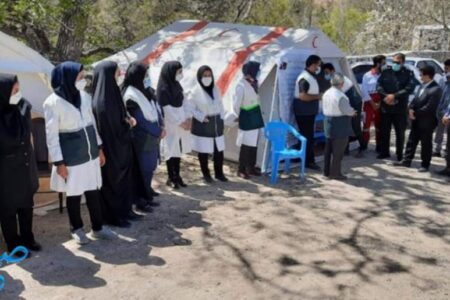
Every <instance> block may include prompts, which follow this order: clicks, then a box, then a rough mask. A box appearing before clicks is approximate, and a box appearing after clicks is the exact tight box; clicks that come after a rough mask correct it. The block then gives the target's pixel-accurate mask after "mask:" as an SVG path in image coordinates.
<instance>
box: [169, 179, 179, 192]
mask: <svg viewBox="0 0 450 300" xmlns="http://www.w3.org/2000/svg"><path fill="white" fill-rule="evenodd" d="M166 185H167V186H170V187H171V188H173V189H174V190H178V189H180V185H179V184H178V182H175V181H173V180H171V179H168V180H167V182H166Z"/></svg>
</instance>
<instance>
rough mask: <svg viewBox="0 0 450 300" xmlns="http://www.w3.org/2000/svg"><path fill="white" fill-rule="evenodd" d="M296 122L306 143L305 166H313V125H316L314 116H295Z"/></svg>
mask: <svg viewBox="0 0 450 300" xmlns="http://www.w3.org/2000/svg"><path fill="white" fill-rule="evenodd" d="M295 120H296V121H297V126H298V131H299V132H300V134H301V135H303V136H304V137H305V138H306V140H307V142H306V164H307V165H309V164H314V163H315V157H314V127H315V126H314V125H315V123H316V115H310V116H295Z"/></svg>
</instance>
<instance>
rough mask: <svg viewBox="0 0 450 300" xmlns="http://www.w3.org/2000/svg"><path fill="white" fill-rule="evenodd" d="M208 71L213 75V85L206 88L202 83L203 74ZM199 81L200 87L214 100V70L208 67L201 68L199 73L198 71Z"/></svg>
mask: <svg viewBox="0 0 450 300" xmlns="http://www.w3.org/2000/svg"><path fill="white" fill-rule="evenodd" d="M206 71H210V72H211V74H212V83H211V85H210V86H205V85H204V84H203V82H202V78H203V73H205V72H206ZM197 81H198V83H199V84H200V86H201V87H202V88H203V90H205V92H206V93H208V95H209V96H210V97H211V98H212V99H214V74H213V72H212V69H211V68H210V67H208V66H201V67H200V69H198V71H197Z"/></svg>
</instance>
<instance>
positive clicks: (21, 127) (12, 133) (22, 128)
mask: <svg viewBox="0 0 450 300" xmlns="http://www.w3.org/2000/svg"><path fill="white" fill-rule="evenodd" d="M16 82H18V80H17V76H15V75H11V74H1V73H0V134H2V135H4V134H5V135H7V136H9V137H10V138H11V137H13V138H15V139H21V138H23V137H24V136H25V135H26V134H27V131H28V130H29V128H28V126H29V124H28V123H27V120H26V119H25V118H23V115H24V112H21V109H20V105H21V103H20V104H19V105H10V104H9V99H10V98H11V93H12V89H13V87H14V85H15V84H16ZM21 102H23V101H21Z"/></svg>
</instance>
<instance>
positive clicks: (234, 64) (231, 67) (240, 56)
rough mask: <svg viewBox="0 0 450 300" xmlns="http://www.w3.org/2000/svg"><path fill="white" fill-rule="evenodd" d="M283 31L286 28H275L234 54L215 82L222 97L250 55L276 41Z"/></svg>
mask: <svg viewBox="0 0 450 300" xmlns="http://www.w3.org/2000/svg"><path fill="white" fill-rule="evenodd" d="M285 31H286V28H283V27H277V28H275V29H274V30H272V31H271V32H270V33H269V34H267V35H266V36H264V37H263V38H261V39H260V40H258V41H256V42H254V43H253V44H251V45H250V46H248V47H247V48H245V49H244V50H240V51H237V52H236V53H235V54H234V56H233V58H232V60H231V61H230V63H229V64H228V66H227V68H226V69H225V71H224V72H223V73H222V75H221V76H220V78H219V80H218V81H217V86H218V88H219V90H220V92H221V94H222V96H223V95H224V94H225V93H226V91H227V89H228V87H229V86H230V84H231V81H232V80H233V78H234V76H235V75H236V73H237V72H238V71H239V70H240V69H241V68H242V65H243V64H244V63H245V61H246V60H247V58H248V57H249V56H250V54H252V53H253V52H255V51H257V50H259V49H261V48H262V47H264V46H267V45H268V44H270V43H272V42H273V41H274V40H276V39H278V38H279V37H280V36H281V35H282V34H283V33H284V32H285Z"/></svg>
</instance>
